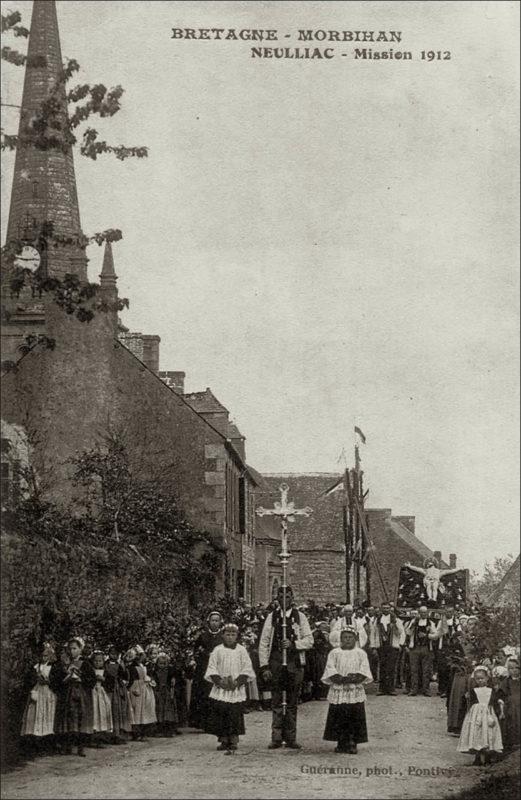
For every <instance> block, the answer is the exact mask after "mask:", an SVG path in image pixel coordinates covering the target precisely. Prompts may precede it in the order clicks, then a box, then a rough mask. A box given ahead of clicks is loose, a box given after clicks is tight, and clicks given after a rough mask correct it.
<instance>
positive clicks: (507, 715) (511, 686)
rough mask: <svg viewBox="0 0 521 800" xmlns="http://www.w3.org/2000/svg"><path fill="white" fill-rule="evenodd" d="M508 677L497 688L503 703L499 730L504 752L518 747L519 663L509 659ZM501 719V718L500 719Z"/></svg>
mask: <svg viewBox="0 0 521 800" xmlns="http://www.w3.org/2000/svg"><path fill="white" fill-rule="evenodd" d="M506 668H507V671H508V676H507V677H506V678H503V680H502V681H501V684H500V687H499V692H498V695H499V698H500V700H503V702H504V708H503V713H504V719H503V720H502V725H501V728H502V730H503V733H504V743H505V750H507V751H510V750H515V749H516V748H518V747H519V661H518V659H517V658H509V659H508V661H507V664H506ZM500 719H501V717H500Z"/></svg>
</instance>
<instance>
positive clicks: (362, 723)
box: [322, 628, 373, 753]
mask: <svg viewBox="0 0 521 800" xmlns="http://www.w3.org/2000/svg"><path fill="white" fill-rule="evenodd" d="M356 642H357V632H356V630H355V628H346V629H344V630H343V631H342V632H341V634H340V647H335V649H334V650H331V652H330V654H329V656H328V659H327V664H326V669H325V671H324V674H323V676H322V682H323V683H325V684H326V685H328V686H329V687H330V689H329V692H328V695H327V699H328V702H329V711H328V715H327V720H326V729H325V731H324V736H323V738H324V739H325V740H326V741H328V742H336V743H337V746H336V748H335V752H336V753H356V751H357V748H356V746H357V744H359V743H360V742H367V723H366V718H365V690H364V684H367V683H371V682H372V680H373V676H372V674H371V669H370V667H369V660H368V658H367V654H366V653H365V651H364V650H362V649H361V648H360V647H358V646H357V643H356Z"/></svg>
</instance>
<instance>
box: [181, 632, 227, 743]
mask: <svg viewBox="0 0 521 800" xmlns="http://www.w3.org/2000/svg"><path fill="white" fill-rule="evenodd" d="M222 641H223V638H222V634H221V632H220V631H217V633H212V631H210V630H206V631H203V632H202V633H201V634H199V636H198V638H197V641H196V644H195V660H196V667H195V673H194V677H193V682H192V694H191V697H190V717H189V722H190V726H191V727H192V728H201V729H202V730H204V728H205V727H206V719H207V717H208V712H209V707H208V700H209V696H210V692H211V690H212V685H211V683H209V682H208V681H205V679H204V676H205V673H206V670H207V669H208V661H209V659H210V653H211V652H212V650H213V649H214V647H217V645H218V644H222Z"/></svg>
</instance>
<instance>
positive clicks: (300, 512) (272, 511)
mask: <svg viewBox="0 0 521 800" xmlns="http://www.w3.org/2000/svg"><path fill="white" fill-rule="evenodd" d="M279 489H280V501H279V500H277V501H276V502H275V504H274V507H273V508H262V507H260V508H257V509H256V511H255V513H256V514H257V516H259V517H265V516H270V517H278V518H279V519H280V527H281V533H282V536H281V544H282V546H281V551H280V553H279V558H280V562H281V564H282V589H283V592H282V638H283V639H286V627H287V618H286V586H287V566H288V561H289V559H290V555H291V553H290V552H289V550H288V522H295V517H309V515H310V514H312V513H313V509H312V508H309V507H308V506H306V508H295V503H294V502H293V501H289V502H288V493H289V486H288V484H287V483H281V485H280V486H279ZM282 666H283V667H286V666H287V651H286V650H285V649H283V650H282ZM286 705H287V703H286V690H283V692H282V713H283V714H284V715H285V714H286Z"/></svg>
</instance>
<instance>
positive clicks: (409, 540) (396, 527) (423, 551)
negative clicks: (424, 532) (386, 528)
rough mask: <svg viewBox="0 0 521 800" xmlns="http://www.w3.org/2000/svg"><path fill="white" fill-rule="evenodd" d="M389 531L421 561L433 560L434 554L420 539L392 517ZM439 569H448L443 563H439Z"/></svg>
mask: <svg viewBox="0 0 521 800" xmlns="http://www.w3.org/2000/svg"><path fill="white" fill-rule="evenodd" d="M391 530H392V532H393V533H394V534H395V536H399V537H400V539H401V540H402V541H403V542H405V544H407V545H409V547H412V548H413V549H414V550H416V552H417V553H418V555H420V556H421V558H422V560H423V559H425V558H434V553H433V551H432V550H430V549H429V548H428V547H427V545H426V544H424V543H423V542H422V541H421V539H418V537H417V536H416V535H415V534H414V533H412V532H411V531H410V530H409V529H408V528H406V527H405V525H403V523H401V522H399V521H398V520H397V519H395V518H394V517H391ZM440 568H441V569H448V568H449V565H448V564H447V563H445V561H441V562H440Z"/></svg>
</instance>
